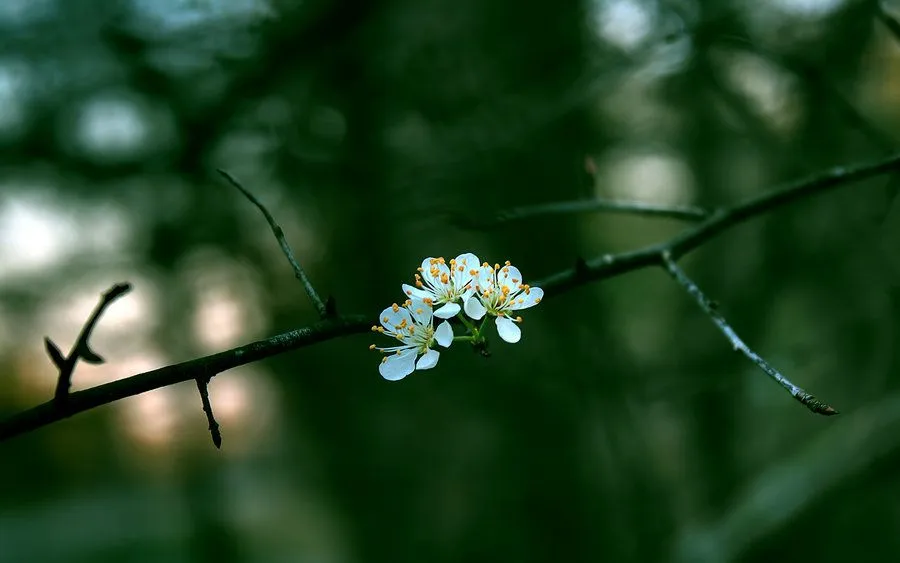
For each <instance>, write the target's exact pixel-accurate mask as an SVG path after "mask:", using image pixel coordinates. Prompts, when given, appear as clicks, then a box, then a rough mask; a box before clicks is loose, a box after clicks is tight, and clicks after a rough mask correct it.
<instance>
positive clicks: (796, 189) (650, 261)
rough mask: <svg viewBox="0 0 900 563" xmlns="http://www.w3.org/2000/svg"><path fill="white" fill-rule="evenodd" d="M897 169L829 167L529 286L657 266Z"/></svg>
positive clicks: (884, 162)
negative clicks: (667, 257) (771, 215)
mask: <svg viewBox="0 0 900 563" xmlns="http://www.w3.org/2000/svg"><path fill="white" fill-rule="evenodd" d="M897 170H900V153H894V154H892V155H890V156H888V157H885V158H882V159H879V160H875V161H872V162H868V163H865V164H859V165H856V166H852V167H846V168H845V167H837V168H833V169H831V170H829V171H827V172H824V173H821V174H817V175H814V176H811V177H809V178H806V179H804V180H799V181H795V182H790V183H788V184H787V185H785V186H783V187H780V188H776V189H774V190H771V191H769V192H767V193H764V194H762V195H759V196H755V197H751V198H749V199H746V200H744V201H742V202H740V203H738V204H736V205H733V206H731V207H727V208H724V209H720V210H718V211H716V212H714V213H713V214H712V215H711V216H710V217H709V218H708V219H706V220H705V221H703V222H702V223H699V224H698V225H696V226H694V227H692V228H690V229H688V230H686V231H684V232H682V233H681V234H679V235H676V236H675V237H674V238H672V239H670V240H668V241H666V242H664V243H660V244H653V245H650V246H645V247H644V248H640V249H638V250H632V251H629V252H622V253H620V254H604V255H601V256H598V257H596V258H593V259H591V260H581V261H579V262H578V263H576V265H575V266H573V267H572V268H569V269H567V270H563V271H561V272H557V273H555V274H552V275H550V276H547V277H546V278H544V279H543V280H540V281H535V282H534V283H533V284H532V285H534V286H536V287H537V286H539V287H541V288H543V289H544V291H545V292H546V293H547V297H552V296H553V295H554V294H558V293H563V292H565V291H569V290H571V289H575V288H577V287H580V286H582V285H584V284H586V283H588V282H591V281H598V280H602V279H608V278H611V277H614V276H617V275H621V274H624V273H626V272H631V271H634V270H638V269H640V268H647V267H650V266H656V265H658V264H660V261H661V259H662V254H663V252H666V251H668V252H669V253H670V254H671V256H672V258H673V259H675V260H677V259H679V258H681V257H682V256H684V255H685V254H687V253H688V252H691V251H692V250H695V249H696V248H698V247H700V246H701V245H703V244H705V243H707V242H709V241H710V240H711V239H713V238H714V237H716V236H718V235H720V234H721V233H723V232H725V231H726V230H728V229H731V228H733V227H736V226H738V225H740V224H742V223H744V222H746V221H748V220H750V219H753V218H755V217H758V216H760V215H763V214H765V213H768V212H770V211H774V210H775V209H778V208H780V207H783V206H786V205H788V204H790V203H794V202H796V201H799V200H801V199H804V198H807V197H812V196H814V195H819V194H823V193H825V192H827V191H828V190H831V189H834V188H837V187H840V186H846V185H849V184H851V183H853V182H858V181H861V180H865V179H867V178H872V177H875V176H879V175H882V174H886V173H888V172H893V171H897ZM547 288H550V289H551V290H552V292H548V291H547ZM547 297H545V299H546V298H547Z"/></svg>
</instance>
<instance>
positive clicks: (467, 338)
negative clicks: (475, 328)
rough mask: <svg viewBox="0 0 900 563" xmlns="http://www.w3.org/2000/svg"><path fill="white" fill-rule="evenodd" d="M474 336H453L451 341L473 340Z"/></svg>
mask: <svg viewBox="0 0 900 563" xmlns="http://www.w3.org/2000/svg"><path fill="white" fill-rule="evenodd" d="M474 341H475V337H474V336H454V337H453V342H474Z"/></svg>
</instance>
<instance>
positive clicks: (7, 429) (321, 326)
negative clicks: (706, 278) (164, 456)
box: [0, 154, 900, 441]
mask: <svg viewBox="0 0 900 563" xmlns="http://www.w3.org/2000/svg"><path fill="white" fill-rule="evenodd" d="M896 169H900V154H894V155H892V156H890V157H888V158H884V159H881V160H877V161H874V162H870V163H867V164H861V165H857V166H853V167H850V168H835V169H832V170H831V171H829V172H826V173H823V174H820V175H817V176H813V177H811V178H807V179H805V180H802V181H797V182H792V183H790V184H787V185H786V186H784V187H781V188H779V189H775V190H773V191H771V192H769V193H766V194H763V195H761V196H758V197H754V198H750V199H748V200H745V201H744V202H741V203H738V204H737V205H734V206H732V207H728V208H725V209H722V210H719V211H716V212H715V213H713V214H712V215H711V216H710V217H709V218H707V219H706V220H705V221H703V222H701V223H700V224H698V225H696V226H695V227H693V228H691V229H688V230H687V231H685V232H684V233H682V234H680V235H678V236H676V237H674V238H673V239H671V240H669V241H668V242H666V243H662V244H657V245H653V246H648V247H645V248H643V249H639V250H635V251H631V252H625V253H621V254H616V255H603V256H600V257H598V258H595V259H592V260H590V261H585V260H581V259H579V260H578V261H577V262H576V264H575V265H574V266H573V267H572V268H571V269H568V270H564V271H562V272H559V273H556V274H553V275H551V276H548V277H547V278H545V279H544V280H543V281H540V282H535V283H534V284H533V285H534V286H540V287H541V288H543V289H544V291H545V294H547V295H550V296H552V295H553V294H554V293H562V292H565V291H569V290H572V289H574V288H576V287H578V286H581V285H585V284H587V283H588V282H591V281H597V280H601V279H607V278H611V277H614V276H616V275H620V274H624V273H626V272H631V271H634V270H637V269H640V268H644V267H648V266H661V265H664V264H665V261H664V257H665V256H668V257H669V258H670V259H671V260H677V259H678V258H679V257H681V256H683V255H685V254H687V253H688V252H690V251H691V250H694V249H696V248H698V247H699V246H701V245H702V244H704V243H705V242H707V241H709V240H711V239H712V238H713V237H715V236H716V235H718V234H720V233H722V232H724V231H725V230H727V229H729V228H731V227H734V226H736V225H738V224H741V223H743V222H745V221H747V220H749V219H752V218H754V217H757V216H759V215H762V214H764V213H767V212H770V211H774V210H776V209H778V208H780V207H782V206H785V205H788V204H790V203H793V202H796V201H798V200H801V199H803V198H807V197H811V196H813V195H816V194H821V193H825V192H826V191H828V190H830V189H834V188H837V187H839V186H844V185H849V184H850V183H852V182H856V181H860V180H864V179H866V178H872V177H874V176H878V175H881V174H885V173H888V172H891V171H894V170H896ZM369 330H370V321H369V317H367V316H362V315H352V316H333V317H330V318H326V319H324V320H322V321H319V322H317V323H316V324H313V325H310V326H308V327H304V328H300V329H297V330H293V331H290V332H287V333H284V334H281V335H278V336H273V337H271V338H268V339H265V340H260V341H257V342H253V343H250V344H246V345H244V346H239V347H237V348H233V349H231V350H226V351H224V352H219V353H217V354H213V355H210V356H204V357H201V358H197V359H194V360H190V361H187V362H182V363H179V364H173V365H170V366H166V367H162V368H159V369H155V370H152V371H148V372H144V373H140V374H137V375H133V376H130V377H126V378H124V379H119V380H117V381H113V382H110V383H106V384H103V385H99V386H97V387H92V388H90V389H86V390H83V391H78V392H76V393H71V394H69V396H68V399H67V400H66V402H65V404H63V405H59V404H58V403H56V402H55V401H48V402H46V403H43V404H41V405H39V406H37V407H34V408H31V409H28V410H26V411H23V412H20V413H18V414H15V415H13V416H11V417H10V418H7V419H6V420H3V421H2V422H0V441H3V440H6V439H9V438H11V437H13V436H17V435H19V434H23V433H25V432H29V431H31V430H36V429H38V428H42V427H44V426H48V425H50V424H52V423H54V422H57V421H59V420H62V419H64V418H68V417H70V416H73V415H75V414H78V413H81V412H84V411H87V410H90V409H92V408H95V407H99V406H101V405H105V404H108V403H112V402H115V401H118V400H120V399H124V398H126V397H131V396H134V395H139V394H141V393H145V392H147V391H152V390H153V389H159V388H160V387H166V386H168V385H174V384H176V383H181V382H184V381H190V380H196V379H197V378H198V377H204V376H205V375H206V374H209V373H221V372H223V371H226V370H228V369H231V368H234V367H237V366H241V365H244V364H248V363H251V362H255V361H258V360H262V359H264V358H268V357H271V356H275V355H277V354H282V353H284V352H289V351H292V350H297V349H299V348H303V347H304V346H309V345H311V344H315V343H317V342H323V341H325V340H331V339H333V338H337V337H340V336H347V335H350V334H361V333H364V332H368V331H369Z"/></svg>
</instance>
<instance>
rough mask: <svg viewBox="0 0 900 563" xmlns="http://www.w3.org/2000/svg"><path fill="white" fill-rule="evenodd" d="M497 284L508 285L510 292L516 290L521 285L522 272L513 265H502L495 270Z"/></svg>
mask: <svg viewBox="0 0 900 563" xmlns="http://www.w3.org/2000/svg"><path fill="white" fill-rule="evenodd" d="M497 285H499V286H500V287H508V288H509V289H510V291H511V292H513V291H518V289H519V286H520V285H522V272H520V271H519V269H518V268H516V267H515V266H503V267H501V268H500V269H499V270H497Z"/></svg>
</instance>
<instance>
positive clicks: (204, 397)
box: [196, 377, 222, 449]
mask: <svg viewBox="0 0 900 563" xmlns="http://www.w3.org/2000/svg"><path fill="white" fill-rule="evenodd" d="M209 380H210V378H209V377H198V378H197V380H196V381H197V391H199V392H200V402H201V403H202V404H203V412H204V413H205V414H206V421H207V422H208V423H209V435H210V436H211V437H212V441H213V444H214V445H215V446H216V448H218V449H221V448H222V432H221V431H219V423H218V422H216V417H215V415H213V411H212V404H211V403H210V402H209Z"/></svg>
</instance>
